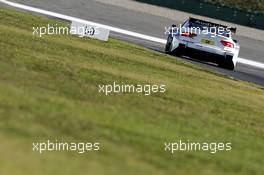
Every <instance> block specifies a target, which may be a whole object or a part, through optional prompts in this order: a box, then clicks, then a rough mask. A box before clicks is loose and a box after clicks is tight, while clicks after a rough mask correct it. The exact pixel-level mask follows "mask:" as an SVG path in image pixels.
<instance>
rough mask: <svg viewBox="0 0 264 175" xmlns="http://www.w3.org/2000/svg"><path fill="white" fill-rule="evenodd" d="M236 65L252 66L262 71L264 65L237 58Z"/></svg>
mask: <svg viewBox="0 0 264 175" xmlns="http://www.w3.org/2000/svg"><path fill="white" fill-rule="evenodd" d="M238 63H241V64H246V65H249V66H254V67H257V68H261V69H264V63H260V62H257V61H252V60H248V59H245V58H238Z"/></svg>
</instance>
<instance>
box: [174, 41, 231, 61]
mask: <svg viewBox="0 0 264 175" xmlns="http://www.w3.org/2000/svg"><path fill="white" fill-rule="evenodd" d="M176 49H180V50H181V51H182V54H183V55H186V56H190V57H192V58H196V59H199V60H205V61H210V62H214V63H221V62H223V61H224V60H226V59H230V58H232V57H233V55H231V54H230V55H228V54H226V53H221V54H217V53H212V52H208V51H203V50H199V49H195V48H192V47H188V46H186V45H185V44H179V46H178V48H176Z"/></svg>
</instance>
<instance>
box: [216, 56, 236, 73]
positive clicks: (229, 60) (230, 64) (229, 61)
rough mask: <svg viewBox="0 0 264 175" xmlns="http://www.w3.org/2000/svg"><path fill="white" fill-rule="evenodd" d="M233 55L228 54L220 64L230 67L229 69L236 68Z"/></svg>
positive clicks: (223, 66) (225, 67)
mask: <svg viewBox="0 0 264 175" xmlns="http://www.w3.org/2000/svg"><path fill="white" fill-rule="evenodd" d="M232 59H233V57H232V56H226V58H225V60H224V61H223V62H222V63H219V66H220V67H222V68H224V69H228V70H234V69H235V65H234V63H233V60H232Z"/></svg>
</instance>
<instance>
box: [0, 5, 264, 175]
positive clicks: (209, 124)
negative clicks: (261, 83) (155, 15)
mask: <svg viewBox="0 0 264 175" xmlns="http://www.w3.org/2000/svg"><path fill="white" fill-rule="evenodd" d="M48 23H49V24H52V25H55V24H58V25H69V24H66V23H64V22H60V21H55V20H51V19H47V18H44V17H39V16H33V15H31V14H28V13H21V12H15V11H13V10H8V9H3V8H1V9H0V175H28V174H36V175H41V174H43V175H47V174H56V175H57V174H63V175H68V174H69V175H70V174H75V175H77V174H91V175H106V174H107V175H124V174H126V175H198V174H199V175H226V174H228V175H249V174H250V175H263V173H264V166H263V164H264V159H263V157H264V150H263V149H264V147H263V145H264V91H263V89H261V88H260V87H258V86H256V85H253V84H249V83H245V82H241V81H235V80H232V79H228V78H226V77H224V76H221V75H219V74H217V73H214V72H211V71H208V70H203V69H202V68H200V67H198V66H194V65H192V64H190V63H187V62H184V61H179V60H177V59H175V58H174V57H172V56H167V55H164V54H160V53H157V52H154V51H151V50H148V49H145V48H142V47H139V46H135V45H132V44H128V43H126V42H122V41H118V40H115V39H110V41H108V42H100V41H97V40H93V39H84V38H78V37H74V36H66V35H62V36H44V37H42V38H39V37H37V36H34V35H33V34H32V32H33V30H32V27H33V26H42V25H44V26H46V25H47V24H48ZM114 81H115V82H118V83H122V82H123V83H128V84H165V85H167V86H166V87H167V91H166V93H164V94H153V95H151V96H145V95H143V94H132V93H131V94H129V93H126V94H110V95H108V96H105V95H103V94H102V93H99V92H98V85H99V84H112V83H113V82H114ZM47 140H53V141H55V140H59V141H63V142H66V141H67V142H71V141H72V142H100V143H101V146H100V151H99V152H89V153H85V154H78V153H76V152H44V153H43V154H39V153H37V152H33V151H32V143H33V142H42V141H47ZM179 140H183V141H187V140H190V141H193V142H232V150H231V151H228V152H218V153H216V154H211V153H209V152H199V151H189V152H176V153H175V154H173V155H172V154H169V153H168V152H165V151H164V142H176V141H179Z"/></svg>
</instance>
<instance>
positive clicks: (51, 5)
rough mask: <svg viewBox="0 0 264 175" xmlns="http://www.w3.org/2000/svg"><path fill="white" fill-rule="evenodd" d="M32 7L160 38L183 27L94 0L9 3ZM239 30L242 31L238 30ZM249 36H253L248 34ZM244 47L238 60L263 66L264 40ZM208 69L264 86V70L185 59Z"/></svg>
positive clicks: (154, 46) (161, 47)
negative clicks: (171, 28)
mask: <svg viewBox="0 0 264 175" xmlns="http://www.w3.org/2000/svg"><path fill="white" fill-rule="evenodd" d="M10 1H12V2H18V3H21V4H25V5H29V6H32V7H37V8H41V9H44V10H49V11H53V12H57V13H61V14H65V15H69V16H73V17H78V18H81V19H85V20H90V21H94V22H97V23H101V24H105V25H110V26H114V27H118V28H122V29H125V30H129V31H134V32H138V33H142V34H146V35H150V36H155V37H159V38H164V39H165V38H166V36H165V34H164V32H165V26H167V27H168V26H170V25H171V24H180V23H182V22H183V21H177V17H175V19H176V20H175V21H173V20H170V19H167V18H163V17H159V16H154V15H151V14H147V13H142V12H137V11H133V10H128V9H123V8H120V7H116V6H111V5H106V4H102V3H99V2H95V1H92V0H86V1H85V0H56V1H54V0H10ZM238 30H239V28H238ZM249 35H250V34H249ZM111 36H112V37H114V38H118V39H122V40H125V41H128V42H132V43H135V44H139V45H142V46H144V47H147V48H150V49H153V50H156V51H159V52H164V45H162V44H159V43H154V42H150V41H145V40H143V39H138V38H133V37H129V36H125V35H121V34H118V33H113V32H112V33H111ZM236 38H237V39H238V40H239V42H240V45H241V50H240V55H239V57H242V58H246V59H249V60H252V61H257V62H261V63H264V41H259V40H254V39H250V38H246V37H241V36H237V37H236ZM182 59H184V60H188V61H191V62H192V63H194V64H199V65H201V66H202V67H207V68H210V69H213V70H216V71H218V72H221V73H223V74H225V75H228V76H230V77H233V78H235V79H240V80H244V81H248V82H253V83H256V84H259V85H262V86H264V70H262V69H259V68H256V67H252V66H248V65H244V64H240V63H238V65H237V67H236V69H235V71H229V70H225V69H221V68H218V67H217V66H215V65H212V64H208V63H204V62H200V61H197V60H192V59H190V58H182Z"/></svg>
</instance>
